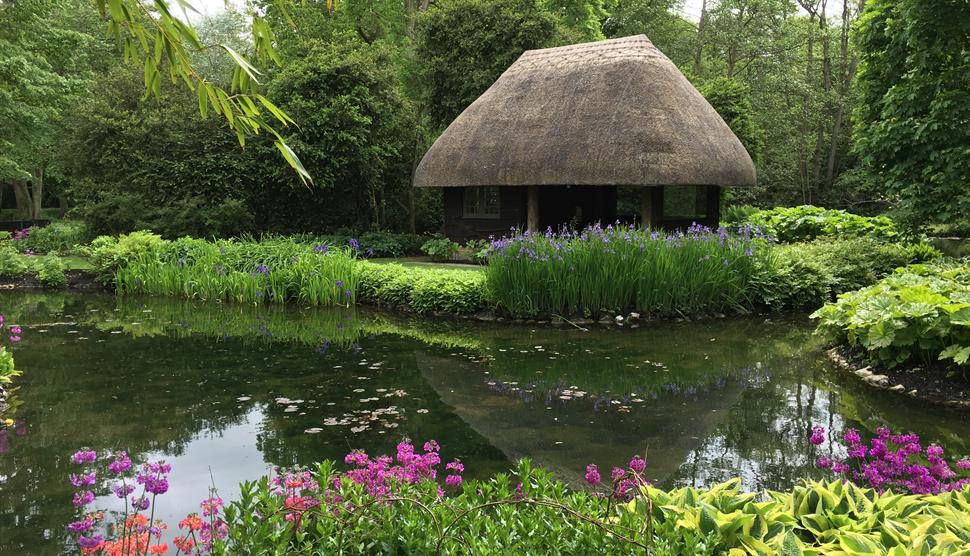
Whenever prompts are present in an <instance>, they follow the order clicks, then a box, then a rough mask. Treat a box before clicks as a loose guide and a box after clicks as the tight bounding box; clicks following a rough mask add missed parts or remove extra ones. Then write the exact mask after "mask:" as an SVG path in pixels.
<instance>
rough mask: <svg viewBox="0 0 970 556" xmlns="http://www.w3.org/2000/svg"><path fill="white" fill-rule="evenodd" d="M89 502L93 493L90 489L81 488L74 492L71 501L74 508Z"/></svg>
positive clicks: (92, 497)
mask: <svg viewBox="0 0 970 556" xmlns="http://www.w3.org/2000/svg"><path fill="white" fill-rule="evenodd" d="M91 502H94V493H93V492H91V491H90V490H82V491H80V492H75V493H74V499H73V500H72V501H71V503H72V504H74V507H75V508H81V507H83V506H87V505H88V504H90V503H91Z"/></svg>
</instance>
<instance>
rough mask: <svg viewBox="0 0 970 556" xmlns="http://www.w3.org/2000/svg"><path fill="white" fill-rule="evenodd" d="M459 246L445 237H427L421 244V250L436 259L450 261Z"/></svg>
mask: <svg viewBox="0 0 970 556" xmlns="http://www.w3.org/2000/svg"><path fill="white" fill-rule="evenodd" d="M459 247H461V246H460V245H458V244H457V243H455V242H454V241H451V240H450V239H448V238H445V237H438V238H434V239H429V240H428V241H426V242H424V245H422V246H421V252H422V253H424V254H426V255H428V256H429V257H431V258H432V259H433V260H436V261H450V260H451V259H452V258H453V257H454V256H455V254H457V253H458V249H459Z"/></svg>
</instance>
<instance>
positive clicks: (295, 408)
mask: <svg viewBox="0 0 970 556" xmlns="http://www.w3.org/2000/svg"><path fill="white" fill-rule="evenodd" d="M299 410H300V408H299V407H297V406H295V405H291V406H288V407H287V408H286V409H284V410H283V412H284V413H293V412H295V411H299Z"/></svg>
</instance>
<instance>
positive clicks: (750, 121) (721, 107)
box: [701, 77, 764, 163]
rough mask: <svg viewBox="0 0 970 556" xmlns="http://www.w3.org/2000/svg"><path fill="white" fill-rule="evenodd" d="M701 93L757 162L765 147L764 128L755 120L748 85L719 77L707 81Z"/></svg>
mask: <svg viewBox="0 0 970 556" xmlns="http://www.w3.org/2000/svg"><path fill="white" fill-rule="evenodd" d="M701 94H703V95H704V98H705V99H707V102H709V103H710V104H711V106H713V107H714V109H715V110H717V113H718V114H720V116H721V118H722V119H723V120H724V122H725V123H727V125H728V127H730V128H731V131H733V132H734V134H735V135H737V137H738V139H739V140H740V141H741V144H742V145H744V148H745V149H746V150H747V151H748V155H750V156H751V160H753V161H754V162H755V163H757V162H758V161H759V160H760V159H761V151H762V149H763V148H764V132H763V131H762V130H761V128H759V127H758V125H757V124H756V123H755V121H754V109H753V108H752V107H751V101H749V100H748V90H747V87H745V86H744V85H743V84H741V83H740V82H738V81H737V80H735V79H730V78H727V77H719V78H717V79H714V80H712V81H708V82H707V83H705V84H704V86H703V87H702V88H701Z"/></svg>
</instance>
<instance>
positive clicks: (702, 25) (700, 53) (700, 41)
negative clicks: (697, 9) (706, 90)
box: [694, 0, 707, 77]
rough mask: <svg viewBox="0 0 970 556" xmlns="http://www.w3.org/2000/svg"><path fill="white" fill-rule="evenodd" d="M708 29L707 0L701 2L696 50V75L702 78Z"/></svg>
mask: <svg viewBox="0 0 970 556" xmlns="http://www.w3.org/2000/svg"><path fill="white" fill-rule="evenodd" d="M706 29H707V0H702V1H701V20H700V21H698V22H697V45H696V48H694V75H695V76H698V77H700V75H701V70H702V69H703V64H704V60H703V57H704V32H705V31H706Z"/></svg>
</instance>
